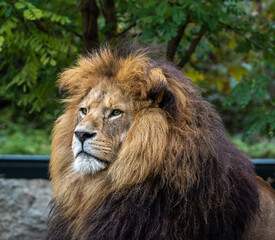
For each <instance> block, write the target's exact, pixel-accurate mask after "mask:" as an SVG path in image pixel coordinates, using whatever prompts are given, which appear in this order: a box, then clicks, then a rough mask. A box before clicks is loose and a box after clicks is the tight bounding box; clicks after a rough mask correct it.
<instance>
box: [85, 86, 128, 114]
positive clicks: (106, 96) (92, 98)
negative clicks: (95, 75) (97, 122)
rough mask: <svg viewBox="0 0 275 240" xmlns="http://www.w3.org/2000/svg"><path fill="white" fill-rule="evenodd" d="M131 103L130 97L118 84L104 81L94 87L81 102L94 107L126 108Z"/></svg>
mask: <svg viewBox="0 0 275 240" xmlns="http://www.w3.org/2000/svg"><path fill="white" fill-rule="evenodd" d="M128 104H129V97H127V96H126V93H125V92H123V91H122V90H121V89H120V88H118V87H117V86H116V85H114V84H111V83H108V82H107V81H102V82H101V83H99V84H98V85H97V86H95V87H94V88H92V89H91V90H90V92H89V93H88V94H87V95H86V97H85V98H84V99H83V100H82V102H81V103H80V105H81V106H83V107H93V108H100V107H106V108H120V109H121V110H126V109H125V108H127V105H128Z"/></svg>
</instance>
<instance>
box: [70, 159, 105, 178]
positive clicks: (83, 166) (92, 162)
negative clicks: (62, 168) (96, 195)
mask: <svg viewBox="0 0 275 240" xmlns="http://www.w3.org/2000/svg"><path fill="white" fill-rule="evenodd" d="M73 169H74V170H75V171H77V172H80V173H85V174H92V175H94V174H96V173H97V172H99V171H101V170H103V169H105V166H104V164H103V163H101V162H99V161H98V160H96V159H95V158H93V157H92V156H89V155H86V154H80V155H79V156H78V157H76V158H75V160H74V162H73Z"/></svg>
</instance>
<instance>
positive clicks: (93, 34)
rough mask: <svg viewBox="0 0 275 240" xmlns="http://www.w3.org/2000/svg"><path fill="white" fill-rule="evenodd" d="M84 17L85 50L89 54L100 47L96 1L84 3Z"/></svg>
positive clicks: (82, 11)
mask: <svg viewBox="0 0 275 240" xmlns="http://www.w3.org/2000/svg"><path fill="white" fill-rule="evenodd" d="M80 9H81V17H82V31H83V35H82V37H83V49H84V52H89V51H90V50H91V49H93V48H95V47H98V46H99V39H98V26H97V18H98V15H99V9H98V6H97V5H96V0H89V1H85V2H83V4H82V5H81V7H80Z"/></svg>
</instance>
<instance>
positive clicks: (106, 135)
mask: <svg viewBox="0 0 275 240" xmlns="http://www.w3.org/2000/svg"><path fill="white" fill-rule="evenodd" d="M131 119H132V117H131V100H130V99H129V97H127V95H126V94H125V93H124V92H123V91H122V90H121V89H119V88H118V87H117V86H115V85H113V84H110V82H106V81H104V80H103V81H101V82H100V83H99V84H98V85H97V86H95V87H94V88H93V89H92V90H91V91H90V92H89V93H88V95H87V96H86V97H85V98H84V99H82V101H81V102H80V103H79V105H78V113H77V125H76V127H75V130H74V136H73V142H72V150H73V155H74V161H73V168H74V170H76V171H78V172H80V173H86V174H96V173H97V172H99V171H101V170H103V169H106V168H108V166H109V165H110V164H111V163H112V162H113V161H114V160H115V158H116V156H117V153H118V152H119V150H120V148H121V146H122V144H123V142H124V140H125V137H126V135H127V132H128V130H129V128H130V125H131Z"/></svg>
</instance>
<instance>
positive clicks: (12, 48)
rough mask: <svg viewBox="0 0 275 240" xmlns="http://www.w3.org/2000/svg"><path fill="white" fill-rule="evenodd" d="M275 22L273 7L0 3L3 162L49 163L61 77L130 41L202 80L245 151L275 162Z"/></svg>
mask: <svg viewBox="0 0 275 240" xmlns="http://www.w3.org/2000/svg"><path fill="white" fill-rule="evenodd" d="M274 20H275V1H272V0H254V1H248V0H196V1H194V0H80V1H77V0H60V1H53V0H49V1H38V0H18V1H17V0H0V71H1V78H0V80H1V81H0V104H1V110H0V144H1V147H0V153H24V154H26V153H29V154H49V143H50V138H49V135H50V131H51V128H52V126H53V122H54V120H55V119H56V117H57V116H58V115H59V114H60V113H61V112H62V110H61V106H60V103H59V101H58V99H60V98H61V97H62V96H61V95H60V93H59V91H58V89H57V88H56V85H55V82H56V79H57V78H58V74H59V73H60V72H61V71H62V69H64V68H66V67H69V66H71V65H72V64H74V62H75V60H76V59H77V57H78V56H79V55H80V54H83V53H85V52H87V51H90V50H91V49H92V48H97V47H98V46H99V45H100V44H101V43H104V42H106V41H111V42H112V41H116V40H118V39H120V38H123V37H124V36H126V35H127V36H129V37H130V38H132V37H133V38H138V39H139V40H140V41H141V42H145V43H149V44H154V45H155V46H158V47H159V49H161V50H162V51H163V54H164V56H165V58H166V59H168V60H170V61H173V62H174V63H175V65H177V66H178V67H179V68H181V69H182V71H183V72H184V73H185V74H186V75H187V76H189V77H190V78H191V79H192V80H193V81H195V82H196V83H197V84H198V85H199V86H200V87H201V88H202V90H203V94H204V96H205V97H206V98H207V99H208V100H209V101H211V102H212V103H213V104H214V105H215V107H216V109H217V110H218V111H219V112H220V114H221V116H222V118H223V120H224V122H225V126H226V129H227V131H228V134H229V135H230V136H231V138H232V140H233V141H234V142H235V143H236V144H238V146H239V147H240V148H242V149H243V150H245V151H247V152H248V153H249V154H250V155H251V156H252V157H275V150H274V148H275V142H274V138H273V137H274V132H275V110H274V105H275V86H274V76H275V67H274V56H275V51H274V49H275V44H274V42H275V39H274V36H275V27H274Z"/></svg>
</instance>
